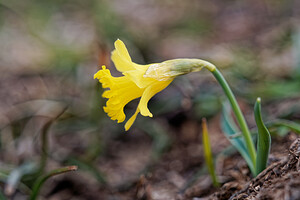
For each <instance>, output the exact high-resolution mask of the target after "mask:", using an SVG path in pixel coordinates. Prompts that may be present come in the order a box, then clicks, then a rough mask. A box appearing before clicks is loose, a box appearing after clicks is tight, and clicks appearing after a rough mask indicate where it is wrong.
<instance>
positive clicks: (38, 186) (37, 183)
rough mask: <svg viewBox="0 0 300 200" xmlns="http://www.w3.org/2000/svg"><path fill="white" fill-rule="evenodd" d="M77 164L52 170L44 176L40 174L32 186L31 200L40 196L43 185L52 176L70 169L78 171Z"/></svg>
mask: <svg viewBox="0 0 300 200" xmlns="http://www.w3.org/2000/svg"><path fill="white" fill-rule="evenodd" d="M76 170H77V166H68V167H63V168H59V169H55V170H52V171H51V172H49V173H48V174H46V175H44V176H40V177H39V178H38V179H37V180H36V181H35V183H34V185H33V188H32V193H31V195H30V198H29V199H30V200H35V199H36V198H37V196H38V193H39V191H40V189H41V187H42V185H43V184H44V183H45V182H46V181H47V180H48V179H49V178H50V177H52V176H55V175H59V174H62V173H66V172H70V171H76Z"/></svg>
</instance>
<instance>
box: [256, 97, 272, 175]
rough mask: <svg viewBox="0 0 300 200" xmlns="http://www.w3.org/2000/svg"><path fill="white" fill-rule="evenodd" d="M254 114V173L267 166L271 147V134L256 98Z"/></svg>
mask: <svg viewBox="0 0 300 200" xmlns="http://www.w3.org/2000/svg"><path fill="white" fill-rule="evenodd" d="M254 116H255V122H256V125H257V132H258V137H257V157H256V168H255V171H256V175H258V174H259V173H260V172H262V171H263V170H264V169H265V168H266V167H267V162H268V157H269V153H270V147H271V136H270V133H269V130H268V129H267V127H266V126H265V124H264V122H263V121H262V117H261V99H260V98H257V100H256V103H255V106H254Z"/></svg>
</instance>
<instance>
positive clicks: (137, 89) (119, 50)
mask: <svg viewBox="0 0 300 200" xmlns="http://www.w3.org/2000/svg"><path fill="white" fill-rule="evenodd" d="M115 48H116V49H115V50H114V51H113V52H112V56H111V59H112V61H113V62H114V64H115V67H116V68H117V70H118V71H120V72H121V73H122V74H123V76H121V77H113V76H112V75H111V74H110V71H109V69H106V67H105V66H102V69H101V70H99V71H98V72H97V73H96V74H95V75H94V79H96V78H97V79H99V82H100V83H102V87H103V88H108V89H109V90H106V91H104V93H103V95H102V96H103V97H104V98H107V99H108V101H107V102H106V106H104V107H103V109H104V111H105V112H106V113H107V114H108V116H109V117H110V118H111V119H112V120H117V121H118V123H121V122H123V121H124V120H125V118H126V116H125V114H124V107H125V105H126V104H128V103H129V102H130V101H132V100H134V99H136V98H139V97H141V99H140V102H139V104H138V106H137V109H136V111H135V113H134V115H133V116H131V118H130V119H129V120H128V121H127V122H126V124H125V130H126V131H127V130H128V129H129V128H130V127H131V126H132V124H133V122H134V121H135V119H136V117H137V114H138V113H141V115H143V116H149V117H152V116H153V115H152V113H151V112H150V111H149V109H148V106H147V105H148V102H149V100H150V99H151V98H152V97H153V96H154V95H155V94H157V93H158V92H160V91H162V90H163V89H165V88H166V87H167V86H168V85H169V84H170V83H171V82H172V81H173V79H174V78H175V77H176V76H178V75H182V74H186V73H189V72H192V71H199V70H201V69H202V68H203V67H206V68H208V69H209V70H211V71H213V70H214V69H215V67H214V65H212V64H210V63H208V62H206V61H203V60H199V59H174V60H168V61H165V62H162V63H154V64H149V65H140V64H136V63H134V62H132V61H131V58H130V55H129V53H128V51H127V49H126V46H125V44H124V43H123V42H122V41H121V40H117V41H116V42H115Z"/></svg>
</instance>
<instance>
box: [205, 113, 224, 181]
mask: <svg viewBox="0 0 300 200" xmlns="http://www.w3.org/2000/svg"><path fill="white" fill-rule="evenodd" d="M202 142H203V149H204V157H205V163H206V166H207V169H208V171H209V174H210V176H211V179H212V181H213V185H214V186H215V187H218V186H219V185H220V184H219V181H218V179H217V176H216V172H215V166H214V161H213V156H212V153H211V145H210V139H209V135H208V130H207V124H206V119H205V118H203V119H202Z"/></svg>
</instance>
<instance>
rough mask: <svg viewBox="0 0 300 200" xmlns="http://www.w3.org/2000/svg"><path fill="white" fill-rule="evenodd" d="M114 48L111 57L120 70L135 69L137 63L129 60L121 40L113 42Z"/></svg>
mask: <svg viewBox="0 0 300 200" xmlns="http://www.w3.org/2000/svg"><path fill="white" fill-rule="evenodd" d="M115 48H116V49H115V50H114V51H113V52H112V53H111V59H112V61H113V62H114V64H115V66H116V68H117V70H118V71H120V72H125V71H129V70H135V69H136V67H137V64H135V63H133V62H132V61H131V58H130V55H129V53H128V51H127V49H126V46H125V44H124V43H123V42H122V41H121V40H117V41H116V42H115Z"/></svg>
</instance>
